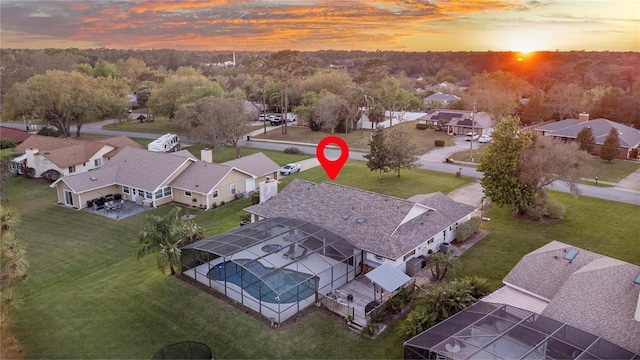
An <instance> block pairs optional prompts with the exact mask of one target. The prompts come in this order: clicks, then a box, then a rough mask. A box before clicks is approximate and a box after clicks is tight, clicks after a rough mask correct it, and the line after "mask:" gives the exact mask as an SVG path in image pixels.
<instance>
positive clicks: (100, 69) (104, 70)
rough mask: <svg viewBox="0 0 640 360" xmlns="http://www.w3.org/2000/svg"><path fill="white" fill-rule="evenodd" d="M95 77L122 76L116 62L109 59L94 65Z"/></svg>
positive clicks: (115, 77)
mask: <svg viewBox="0 0 640 360" xmlns="http://www.w3.org/2000/svg"><path fill="white" fill-rule="evenodd" d="M93 77H105V78H106V77H112V78H114V79H117V78H120V77H122V74H121V73H120V71H119V70H118V68H117V67H116V65H115V64H112V63H110V62H108V61H99V62H97V63H96V65H95V66H94V67H93Z"/></svg>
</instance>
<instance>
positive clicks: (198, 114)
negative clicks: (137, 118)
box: [174, 96, 247, 157]
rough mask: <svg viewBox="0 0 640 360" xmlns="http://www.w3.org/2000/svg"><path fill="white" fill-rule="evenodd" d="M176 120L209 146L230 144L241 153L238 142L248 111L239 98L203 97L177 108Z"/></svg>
mask: <svg viewBox="0 0 640 360" xmlns="http://www.w3.org/2000/svg"><path fill="white" fill-rule="evenodd" d="M174 121H175V123H176V124H177V125H178V126H180V127H181V128H183V129H185V130H188V131H189V133H190V136H191V137H192V138H193V139H195V140H197V141H199V142H201V143H203V144H207V145H209V146H211V147H214V148H215V147H219V146H223V145H229V146H233V147H234V148H235V149H236V156H237V157H240V156H242V155H241V154H240V147H239V142H240V140H241V139H242V136H243V135H244V133H245V131H246V126H247V115H246V113H245V109H244V106H243V103H242V101H239V100H236V99H223V98H216V97H212V96H210V97H206V98H203V99H199V100H196V101H195V102H193V103H189V104H184V105H182V106H181V107H180V109H178V112H177V113H176V117H175V120H174Z"/></svg>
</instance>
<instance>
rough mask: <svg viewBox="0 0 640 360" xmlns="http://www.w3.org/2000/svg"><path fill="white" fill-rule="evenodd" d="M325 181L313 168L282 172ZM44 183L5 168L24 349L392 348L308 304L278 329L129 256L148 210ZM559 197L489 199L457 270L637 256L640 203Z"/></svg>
mask: <svg viewBox="0 0 640 360" xmlns="http://www.w3.org/2000/svg"><path fill="white" fill-rule="evenodd" d="M296 177H300V178H303V179H307V180H311V181H316V182H319V181H328V178H327V176H326V174H325V173H324V171H323V170H322V169H321V168H319V167H318V168H314V169H310V170H307V171H304V172H302V173H300V174H296V175H293V176H289V177H286V178H284V179H282V186H284V185H286V184H287V183H288V182H290V181H291V180H292V179H293V178H296ZM471 180H472V179H469V178H464V177H461V178H456V177H455V176H452V175H450V174H441V173H435V172H430V171H425V170H419V169H415V170H403V172H402V176H401V177H400V178H397V177H396V176H395V174H393V173H386V174H384V175H383V179H382V181H381V182H378V180H377V173H372V172H370V171H369V170H368V169H367V168H366V167H365V166H364V163H362V162H356V161H349V162H348V163H347V164H346V165H345V167H344V169H343V171H342V172H341V173H340V175H338V177H337V178H336V182H337V183H341V184H346V185H351V186H358V187H361V188H364V189H368V190H373V191H379V192H382V193H387V194H390V195H394V196H398V197H401V198H406V197H408V196H411V195H414V194H415V193H428V192H432V191H438V190H439V191H443V192H445V193H446V192H448V191H450V190H452V189H453V188H455V187H457V186H460V185H463V184H465V183H468V182H469V181H471ZM47 185H48V184H47V183H45V182H41V181H37V180H28V179H22V178H12V179H10V180H9V181H8V182H7V183H6V186H5V187H4V191H5V192H4V195H3V199H2V201H3V205H9V206H14V207H16V208H18V209H19V212H20V216H21V223H20V225H19V227H18V228H17V235H18V237H19V238H20V239H22V241H23V243H24V244H25V245H26V248H27V256H28V260H29V263H30V265H31V266H30V268H29V272H28V277H27V279H26V280H25V281H24V282H22V283H21V284H20V285H19V288H18V291H19V294H20V296H21V299H22V305H21V307H20V308H19V309H18V310H17V311H16V312H15V314H14V315H15V318H16V326H15V335H16V336H17V337H18V339H19V341H20V343H21V345H22V346H23V348H24V350H25V353H26V357H28V358H149V357H150V356H151V355H152V354H153V353H154V352H155V351H156V350H158V349H159V348H161V347H163V346H165V345H167V344H170V343H174V342H178V341H185V340H192V341H199V342H203V343H205V344H208V345H210V346H211V347H212V348H213V349H214V351H215V354H216V357H217V358H262V359H265V358H347V357H349V358H385V359H388V358H400V357H401V356H402V340H401V339H400V338H399V337H398V336H396V334H395V332H394V329H395V325H393V326H392V327H391V328H390V329H387V331H385V332H384V333H383V334H382V335H381V336H379V337H378V338H376V339H374V340H371V339H366V338H364V337H361V336H357V335H354V334H353V333H351V332H349V331H348V330H347V329H346V328H345V327H344V325H343V324H342V321H339V320H338V321H336V320H335V319H334V318H333V317H331V316H327V315H325V313H323V312H319V311H317V310H316V309H315V308H313V309H312V310H311V312H310V313H308V314H307V315H305V316H304V317H303V318H302V319H300V320H299V321H298V322H296V323H295V324H293V325H291V326H289V327H287V328H286V329H283V330H273V329H271V328H269V326H268V325H265V324H264V323H262V322H260V321H258V320H256V319H254V318H253V317H252V316H249V315H247V314H245V313H244V312H243V311H240V310H237V309H236V308H234V307H232V306H230V305H228V304H227V303H225V302H223V301H221V300H219V299H217V298H215V297H213V296H210V295H208V294H206V293H204V292H202V291H200V290H198V289H196V288H195V287H193V286H190V285H188V284H186V283H184V282H182V281H180V280H178V279H175V278H171V277H169V276H168V275H166V274H162V273H160V272H159V271H158V269H157V267H156V264H155V259H154V258H153V257H148V258H144V259H142V260H140V261H138V260H137V259H136V252H137V242H136V237H137V234H138V233H139V231H140V230H141V228H142V227H143V226H144V219H145V217H146V215H148V214H163V213H166V212H167V211H169V209H170V207H168V206H166V207H162V208H159V209H153V210H149V211H148V212H145V213H142V214H139V215H136V216H132V217H129V218H126V219H122V220H119V221H114V220H111V219H107V218H103V217H101V216H99V215H94V214H89V213H85V212H82V211H76V210H71V209H67V208H63V207H60V206H57V205H55V204H54V201H55V194H54V192H53V191H52V190H51V189H50V188H48V186H47ZM551 197H552V198H554V199H556V200H558V201H560V202H562V203H563V204H564V205H565V206H566V207H567V214H568V215H567V219H566V220H564V221H561V222H557V223H548V224H539V223H529V222H523V221H520V220H517V219H514V218H513V217H512V216H511V214H510V212H509V210H508V209H506V208H505V209H500V208H497V207H493V208H492V209H490V210H489V212H488V213H487V214H486V215H487V216H489V217H491V221H490V222H484V223H483V227H484V228H485V229H488V230H490V234H489V235H488V236H487V237H486V238H485V239H483V240H482V241H481V242H479V243H478V244H476V245H475V246H474V247H473V248H472V249H471V250H469V251H467V252H466V253H465V254H464V256H463V258H462V260H463V263H464V264H465V267H464V273H463V274H462V275H464V274H473V275H479V276H485V277H488V278H490V280H491V284H492V285H494V286H497V285H499V283H500V281H501V279H502V278H503V277H504V275H505V274H506V273H507V272H508V271H509V269H510V268H511V267H512V266H513V265H514V264H515V263H516V262H517V261H518V260H519V259H520V257H521V256H522V255H524V254H525V253H527V252H529V251H531V250H533V249H535V248H537V247H539V246H541V245H543V244H545V243H547V242H549V241H551V240H554V239H555V240H560V241H564V242H568V243H571V244H574V245H576V246H580V247H583V248H588V249H591V250H593V251H597V252H601V253H603V254H605V255H609V256H613V257H616V258H619V259H621V260H625V261H629V262H632V263H636V264H640V243H638V242H637V241H636V239H635V236H636V235H637V234H636V233H637V227H634V226H633V224H636V223H637V219H638V216H639V215H640V209H639V207H637V206H632V205H625V204H619V203H614V202H609V201H603V200H597V199H591V198H584V197H580V198H578V199H574V198H573V197H571V196H570V195H566V194H560V193H551ZM248 205H249V200H248V199H246V200H239V201H236V202H232V203H230V204H227V205H225V206H222V207H219V208H217V209H214V210H211V211H207V212H203V211H199V210H191V213H192V214H195V215H196V218H195V221H197V222H198V224H199V225H200V226H202V227H203V228H204V229H205V230H206V231H207V233H208V234H209V235H213V234H217V233H220V232H223V231H226V230H229V229H232V228H235V227H237V226H238V222H239V215H240V214H241V213H242V209H243V208H244V207H246V206H248Z"/></svg>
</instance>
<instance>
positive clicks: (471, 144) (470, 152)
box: [469, 100, 476, 162]
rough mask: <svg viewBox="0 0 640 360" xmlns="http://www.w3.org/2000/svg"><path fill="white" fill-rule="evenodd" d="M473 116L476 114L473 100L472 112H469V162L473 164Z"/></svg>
mask: <svg viewBox="0 0 640 360" xmlns="http://www.w3.org/2000/svg"><path fill="white" fill-rule="evenodd" d="M475 114H476V101H475V100H473V110H471V141H470V142H469V161H471V162H473V137H474V134H475V122H476V120H475Z"/></svg>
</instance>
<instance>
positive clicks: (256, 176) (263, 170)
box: [221, 152, 280, 192]
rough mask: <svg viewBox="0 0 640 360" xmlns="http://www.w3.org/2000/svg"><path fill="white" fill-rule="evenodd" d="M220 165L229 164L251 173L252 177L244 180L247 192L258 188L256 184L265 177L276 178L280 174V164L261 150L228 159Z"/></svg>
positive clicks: (264, 179) (265, 178)
mask: <svg viewBox="0 0 640 360" xmlns="http://www.w3.org/2000/svg"><path fill="white" fill-rule="evenodd" d="M221 165H226V166H230V167H233V168H236V169H238V170H241V171H244V172H245V173H248V174H251V176H252V177H253V178H252V179H247V180H246V191H248V192H251V191H254V190H256V189H258V184H260V183H261V182H264V181H266V180H267V179H271V180H278V176H279V174H280V172H279V170H280V165H278V164H276V163H275V162H274V161H273V160H271V159H270V158H269V157H268V156H267V155H265V154H263V153H261V152H258V153H255V154H251V155H247V156H242V157H239V158H237V159H233V160H229V161H226V162H223V163H221Z"/></svg>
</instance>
